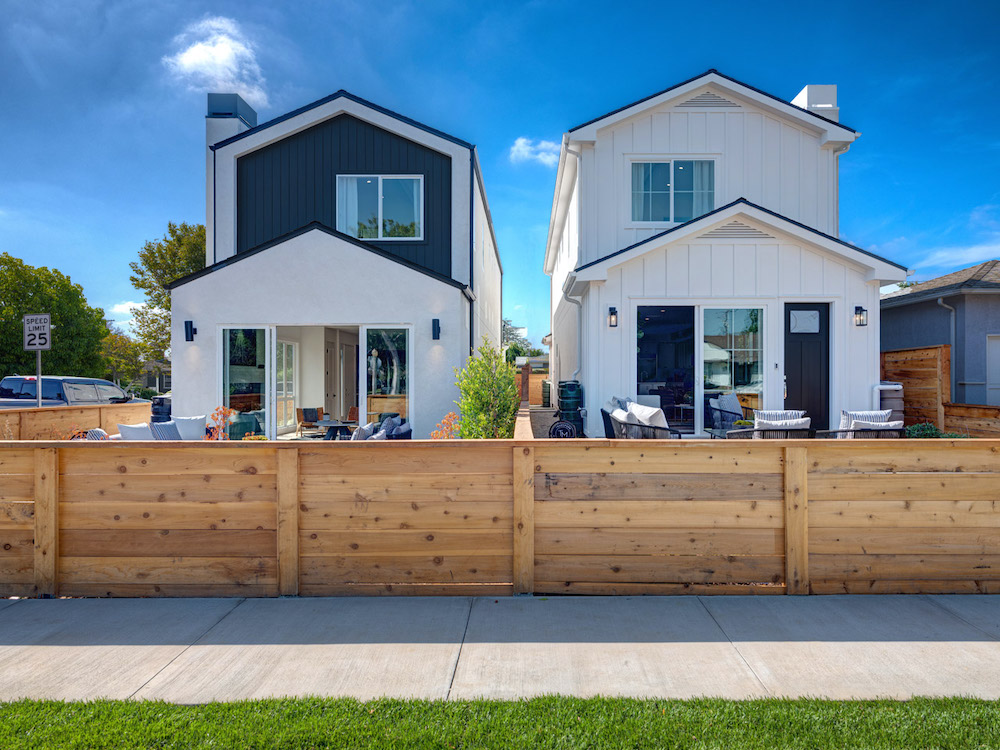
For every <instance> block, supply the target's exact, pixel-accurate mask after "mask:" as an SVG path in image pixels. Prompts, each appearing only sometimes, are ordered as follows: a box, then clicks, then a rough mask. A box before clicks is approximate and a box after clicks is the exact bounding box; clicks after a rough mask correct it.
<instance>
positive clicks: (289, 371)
mask: <svg viewBox="0 0 1000 750" xmlns="http://www.w3.org/2000/svg"><path fill="white" fill-rule="evenodd" d="M295 355H296V351H295V344H293V343H291V342H290V341H279V342H278V344H277V355H276V357H275V366H274V379H275V383H274V414H275V416H274V420H275V426H276V427H277V430H278V432H279V433H281V432H288V431H289V430H292V429H294V428H295V425H296V420H295V376H296V372H295Z"/></svg>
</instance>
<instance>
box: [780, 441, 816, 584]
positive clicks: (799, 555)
mask: <svg viewBox="0 0 1000 750" xmlns="http://www.w3.org/2000/svg"><path fill="white" fill-rule="evenodd" d="M807 460H808V459H807V455H806V449H805V448H798V447H788V448H785V584H786V585H787V586H788V593H789V594H808V593H809V492H810V491H811V488H809V487H808V486H807V485H808V482H807V473H806V469H807Z"/></svg>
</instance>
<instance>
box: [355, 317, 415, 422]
mask: <svg viewBox="0 0 1000 750" xmlns="http://www.w3.org/2000/svg"><path fill="white" fill-rule="evenodd" d="M408 349H409V347H408V341H407V331H406V329H405V328H372V329H369V331H368V340H367V352H368V354H367V363H366V367H365V370H366V371H367V378H366V379H367V381H368V384H367V387H368V398H367V399H366V403H367V410H368V416H367V421H368V422H378V421H380V420H381V418H383V415H387V414H398V415H399V416H401V417H402V418H403V419H404V420H405V419H406V418H407V415H408V412H409V408H408V407H409V383H408V379H409V378H408V366H407V358H408V355H409V351H408Z"/></svg>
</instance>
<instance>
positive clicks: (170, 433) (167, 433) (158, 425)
mask: <svg viewBox="0 0 1000 750" xmlns="http://www.w3.org/2000/svg"><path fill="white" fill-rule="evenodd" d="M149 427H150V429H151V430H152V431H153V437H154V438H156V439H157V440H180V439H181V433H180V431H179V430H178V429H177V424H176V423H175V422H173V421H168V422H153V423H151V424H150V425H149Z"/></svg>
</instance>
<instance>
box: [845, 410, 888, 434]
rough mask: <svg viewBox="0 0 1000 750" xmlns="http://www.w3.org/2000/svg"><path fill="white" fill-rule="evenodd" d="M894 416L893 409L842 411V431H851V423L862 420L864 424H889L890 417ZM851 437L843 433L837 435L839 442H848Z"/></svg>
mask: <svg viewBox="0 0 1000 750" xmlns="http://www.w3.org/2000/svg"><path fill="white" fill-rule="evenodd" d="M891 416H892V409H879V410H878V411H846V410H844V411H841V412H840V429H841V430H849V429H851V422H853V421H855V420H860V421H862V422H879V423H883V422H888V421H889V417H891ZM850 437H851V436H850V435H849V434H848V433H846V432H841V433H840V434H839V435H837V439H838V440H847V439H849V438H850Z"/></svg>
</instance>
